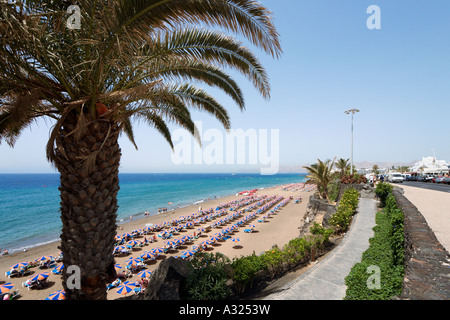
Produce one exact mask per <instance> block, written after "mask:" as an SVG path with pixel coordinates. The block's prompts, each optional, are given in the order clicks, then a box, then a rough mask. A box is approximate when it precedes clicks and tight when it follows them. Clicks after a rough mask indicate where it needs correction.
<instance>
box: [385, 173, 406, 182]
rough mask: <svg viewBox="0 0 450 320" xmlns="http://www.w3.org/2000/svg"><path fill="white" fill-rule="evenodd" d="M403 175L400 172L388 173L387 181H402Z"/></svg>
mask: <svg viewBox="0 0 450 320" xmlns="http://www.w3.org/2000/svg"><path fill="white" fill-rule="evenodd" d="M403 179H404V178H403V176H402V175H401V174H400V173H390V174H389V176H388V181H389V182H393V183H396V182H398V183H403Z"/></svg>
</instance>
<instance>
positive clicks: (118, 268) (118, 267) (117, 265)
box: [114, 263, 123, 272]
mask: <svg viewBox="0 0 450 320" xmlns="http://www.w3.org/2000/svg"><path fill="white" fill-rule="evenodd" d="M122 268H123V267H122V266H121V265H120V264H118V263H116V264H115V265H114V269H115V270H116V272H118V271H120V269H122Z"/></svg>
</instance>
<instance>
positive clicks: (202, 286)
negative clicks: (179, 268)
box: [186, 252, 231, 300]
mask: <svg viewBox="0 0 450 320" xmlns="http://www.w3.org/2000/svg"><path fill="white" fill-rule="evenodd" d="M228 263H230V260H229V259H228V258H227V257H226V256H225V255H224V254H222V253H220V252H216V253H215V254H212V253H206V252H198V253H196V254H195V255H194V257H193V259H192V260H190V265H191V266H192V268H193V269H194V270H193V272H191V274H190V275H189V277H188V278H187V279H186V291H187V295H188V299H192V300H222V299H225V298H227V297H228V296H230V295H231V290H230V288H229V287H228V286H227V285H226V282H227V279H228V275H227V273H226V271H225V270H226V269H225V265H226V264H228Z"/></svg>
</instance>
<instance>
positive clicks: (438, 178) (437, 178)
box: [435, 177, 445, 183]
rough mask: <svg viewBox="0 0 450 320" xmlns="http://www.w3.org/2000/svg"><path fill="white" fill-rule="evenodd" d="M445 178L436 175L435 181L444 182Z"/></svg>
mask: <svg viewBox="0 0 450 320" xmlns="http://www.w3.org/2000/svg"><path fill="white" fill-rule="evenodd" d="M444 178H445V177H436V180H435V182H436V183H442V182H443V181H444Z"/></svg>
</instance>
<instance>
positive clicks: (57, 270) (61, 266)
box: [53, 263, 64, 272]
mask: <svg viewBox="0 0 450 320" xmlns="http://www.w3.org/2000/svg"><path fill="white" fill-rule="evenodd" d="M63 269H64V264H63V263H61V264H59V265H57V266H56V267H54V268H53V271H56V272H62V270H63Z"/></svg>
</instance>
